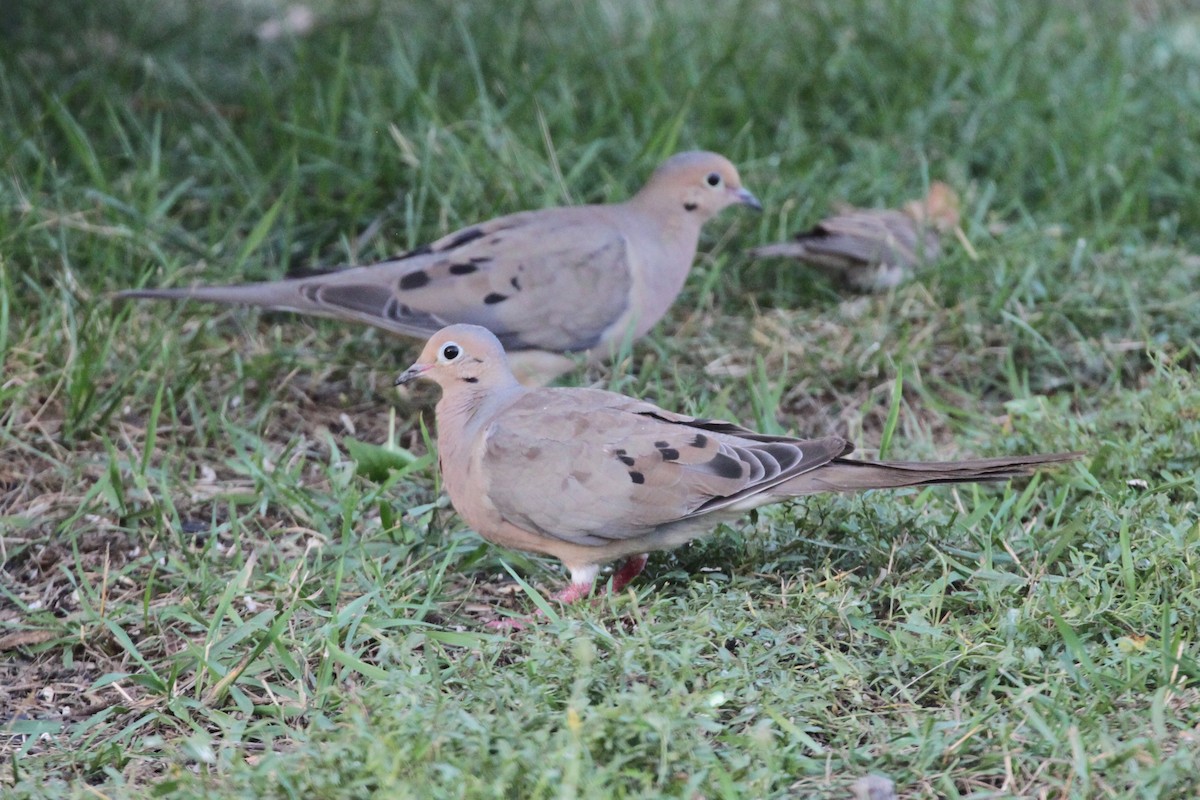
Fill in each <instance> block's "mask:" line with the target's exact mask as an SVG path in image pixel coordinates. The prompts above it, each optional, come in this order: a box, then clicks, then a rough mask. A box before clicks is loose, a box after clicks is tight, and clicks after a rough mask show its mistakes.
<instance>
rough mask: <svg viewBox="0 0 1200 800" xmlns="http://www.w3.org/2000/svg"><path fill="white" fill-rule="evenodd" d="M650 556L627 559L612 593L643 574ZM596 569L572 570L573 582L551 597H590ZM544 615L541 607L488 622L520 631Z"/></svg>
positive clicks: (568, 601)
mask: <svg viewBox="0 0 1200 800" xmlns="http://www.w3.org/2000/svg"><path fill="white" fill-rule="evenodd" d="M648 560H649V556H648V555H646V554H645V553H642V554H641V555H636V556H632V557H630V558H627V559H625V563H623V564H622V565H621V567H620V568H619V569H618V570H617V571H616V572H614V573H613V576H612V590H611V591H612V593H613V594H616V593H617V592H619V591H621V590H622V589H624V588H625V587H626V586H628V585H629V582H630V581H632V580H633V579H634V578H636V577H637V576H638V575H641V574H642V570H644V569H645V568H646V561H648ZM595 577H596V569H595V568H594V567H591V566H590V565H589V566H588V567H585V568H582V569H580V570H578V571H572V574H571V578H572V580H571V582H570V583H568V584H567V586H566V588H565V589H562V590H561V591H558V592H555V593H554V595H553V596H552V597H551V599H552V600H555V601H557V602H559V603H562V604H563V605H570V604H571V603H578V602H579V601H580V600H583V599H584V598H586V597H588V596H589V595H590V594H591V593H592V584H593V583H594V582H595ZM541 616H543V614H542V610H541V609H540V608H539V609H538V610H537V611H535V612H534V613H533V614H532V615H531V616H528V617H524V618H522V617H504V618H501V619H493V620H489V621H488V622H487V623H485V624H486V626H487V627H489V628H499V629H502V630H510V631H519V630H524V629H525V628H526V627H528V626H529V625H531V624H533V622H534V621H535V620H536V619H537V618H538V617H541Z"/></svg>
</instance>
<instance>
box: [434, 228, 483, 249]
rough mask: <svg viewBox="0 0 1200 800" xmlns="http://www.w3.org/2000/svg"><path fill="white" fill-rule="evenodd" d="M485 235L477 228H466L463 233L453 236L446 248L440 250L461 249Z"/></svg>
mask: <svg viewBox="0 0 1200 800" xmlns="http://www.w3.org/2000/svg"><path fill="white" fill-rule="evenodd" d="M485 235H486V234H484V232H483V231H481V230H479V228H467V229H466V230H465V231H463V232H462V233H460V234H459V235H458V236H455V237H454V238H453V239H451V240H450V241H449V242H447V243H446V246H445V247H443V248H442V250H453V249H454V248H456V247H462V246H463V245H464V244H467V243H468V242H473V241H475V240H476V239H479V238H481V237H483V236H485Z"/></svg>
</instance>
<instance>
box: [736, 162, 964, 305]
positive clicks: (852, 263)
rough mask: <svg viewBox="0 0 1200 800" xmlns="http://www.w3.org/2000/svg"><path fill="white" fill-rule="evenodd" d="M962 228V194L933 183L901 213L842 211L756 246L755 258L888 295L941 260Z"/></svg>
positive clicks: (854, 287)
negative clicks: (944, 245)
mask: <svg viewBox="0 0 1200 800" xmlns="http://www.w3.org/2000/svg"><path fill="white" fill-rule="evenodd" d="M957 226H958V195H957V194H955V192H954V190H953V189H951V188H950V187H949V186H947V185H946V184H944V183H942V182H941V181H934V182H933V184H932V185H930V187H929V194H928V196H926V197H925V199H924V200H911V201H909V202H908V203H905V204H904V207H903V209H901V210H899V211H897V210H894V209H886V208H885V209H878V208H855V207H853V206H844V207H842V208H840V209H838V212H837V213H836V214H834V215H833V216H831V217H829V218H827V219H824V220H822V221H821V222H819V223H817V225H816V226H815V227H813V228H812V229H810V230H807V231H805V232H804V233H799V234H796V236H795V238H793V239H792V240H791V241H789V242H780V243H779V244H769V245H765V246H763V247H756V248H754V249H753V250H751V251H750V254H751V255H752V256H754V257H756V258H764V257H768V256H790V257H792V258H798V259H800V260H801V261H803V262H805V263H807V264H811V265H813V266H815V267H817V268H818V269H820V270H821V271H823V272H826V273H828V274H830V275H832V276H833V277H835V278H837V279H839V280H842V281H844V282H845V283H846V284H847V285H848V286H850V287H851V288H853V289H856V290H858V291H863V292H873V291H884V290H887V289H891V288H892V287H894V286H896V285H898V284H899V283H900V282H901V281H903V280H905V279H906V278H909V277H911V275H912V273H913V272H914V271H915V270H916V268H917V267H919V266H921V265H923V264H928V263H931V262H933V261H935V260H937V258H938V256H939V255H941V236H942V234H945V233H949V232H950V231H952V230H954V229H955V228H956V227H957Z"/></svg>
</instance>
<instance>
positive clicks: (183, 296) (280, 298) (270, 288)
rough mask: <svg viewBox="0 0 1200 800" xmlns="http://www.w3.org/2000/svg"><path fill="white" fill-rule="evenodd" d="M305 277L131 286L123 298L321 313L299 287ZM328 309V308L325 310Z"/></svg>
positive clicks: (118, 293)
mask: <svg viewBox="0 0 1200 800" xmlns="http://www.w3.org/2000/svg"><path fill="white" fill-rule="evenodd" d="M303 282H304V279H295V280H284V281H274V282H271V283H247V284H241V285H238V286H193V287H189V288H187V289H129V290H126V291H123V292H117V295H116V296H117V298H118V299H120V300H194V301H196V302H200V303H227V304H230V305H243V306H261V307H263V308H269V309H271V310H274V311H298V312H301V313H309V314H311V313H321V311H322V309H321V308H320V306H319V305H318V304H317V303H315V302H313V301H312V300H309V299H307V298H306V297H305V296H304V295H303V294H302V293H301V291H300V284H301V283H303ZM325 313H329V312H327V311H326V312H325Z"/></svg>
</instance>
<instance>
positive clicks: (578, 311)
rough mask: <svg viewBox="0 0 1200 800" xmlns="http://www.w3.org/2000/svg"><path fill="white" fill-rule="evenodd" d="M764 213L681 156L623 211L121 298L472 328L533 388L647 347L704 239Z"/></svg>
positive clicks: (396, 329)
mask: <svg viewBox="0 0 1200 800" xmlns="http://www.w3.org/2000/svg"><path fill="white" fill-rule="evenodd" d="M735 203H740V204H742V205H747V206H751V207H752V208H756V209H760V210H761V208H762V206H761V205H760V204H759V202H758V200H757V199H756V198H755V197H754V195H753V194H751V193H750V192H749V191H748V190H746V189H744V188H742V182H741V178H740V177H739V176H738V171H737V169H736V168H735V167H734V166H733V164H731V163H730V162H729V161H728V160H727V159H725V158H724V157H723V156H720V155H717V154H716V153H708V152H689V153H680V154H678V155H675V156H672V157H671V158H669V159H667V160H666V161H665V162H664V163H663V164H662V165H661V166H660V167H659V168H658V169H657V170H656V171H655V172H654V174H653V175H652V176H651V177H650V180H649V181H648V182H647V183H646V185H645V186H643V187H642V189H641V191H639V192H638V193H637V194H635V195H634V196H633V197H632V198H630V199H629V200H627V201H625V202H623V203H614V204H609V205H585V206H573V207H563V208H547V209H542V210H540V211H525V212H521V213H517V214H511V215H508V216H504V217H499V218H497V219H493V220H491V221H490V222H483V223H480V224H478V225H473V226H471V227H469V228H464V229H463V230H460V231H456V232H454V233H451V234H449V235H448V236H445V237H443V238H441V239H439V240H437V241H436V242H434V243H433V244H431V245H428V246H426V247H420V248H417V249H416V250H413V251H411V252H409V253H406V254H405V255H402V256H399V257H398V258H394V259H391V260H389V261H384V262H381V263H378V264H373V265H370V266H362V267H354V268H350V269H344V270H340V271H335V272H331V273H328V274H325V275H319V276H316V277H311V278H293V279H290V280H282V281H274V282H270V283H252V284H245V285H241V286H198V287H194V288H189V289H134V290H131V291H125V292H121V293H119V295H118V297H122V298H156V299H170V300H200V301H204V302H212V303H238V304H245V305H253V306H262V307H264V308H270V309H276V310H285V311H297V312H300V313H306V314H315V315H320V316H327V317H335V318H338V319H345V320H352V321H356V322H363V323H367V324H369V325H375V326H377V327H380V328H383V329H384V330H387V331H391V332H393V333H398V334H402V335H404V336H413V337H418V338H421V339H425V338H428V337H429V336H430V335H432V334H433V333H435V332H436V331H437V330H439V329H440V328H442V327H444V326H445V325H448V324H451V323H455V322H470V323H474V324H477V325H482V326H484V327H486V328H488V329H489V330H491V331H492V332H493V333H495V334H496V336H498V337H499V338H500V341H501V342H503V343H504V346H505V347H506V348H507V349H508V350H509V351H510V352H511V353H513V354H514V356H516V357H515V358H514V366H516V367H517V368H518V370H519V371H521V372H523V373H526V374H527V375H528V377H529V378H530V380H531V382H534V383H538V382H547V381H548V380H551V379H553V377H555V376H556V375H557V374H561V373H562V372H564V371H566V370H567V369H570V368H571V366H573V364H574V362H573V361H572V360H570V359H568V358H566V357H564V356H562V355H561V353H574V352H586V353H588V354H589V355H592V356H595V357H605V356H608V355H609V354H610V353H611V351H612V350H613V349H614V348H616V347H618V346H619V345H621V344H622V342H623V341H625V340H626V339H627V338H628V339H630V340H632V339H636V338H639V337H641V336H643V335H644V334H645V333H646V332H647V331H649V330H650V328H652V327H653V326H654V324H655V323H656V322H658V320H659V319H661V318H662V316H663V315H664V314H665V313H666V312H667V309H668V308H670V306H671V303H673V302H674V300H675V297H676V296H677V295H678V294H679V291H680V289H681V288H682V287H683V283H684V280H685V279H686V278H687V274H688V270H689V269H691V266H692V260H693V259H694V258H695V255H696V246H697V244H698V242H699V238H700V228H701V226H702V225H703V224H704V223H705V222H706V221H708V220H709V219H712V217H714V216H715V215H716V214H717V213H719V212H720V211H721V210H722V209H724V208H725V207H726V206H729V205H733V204H735Z"/></svg>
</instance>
